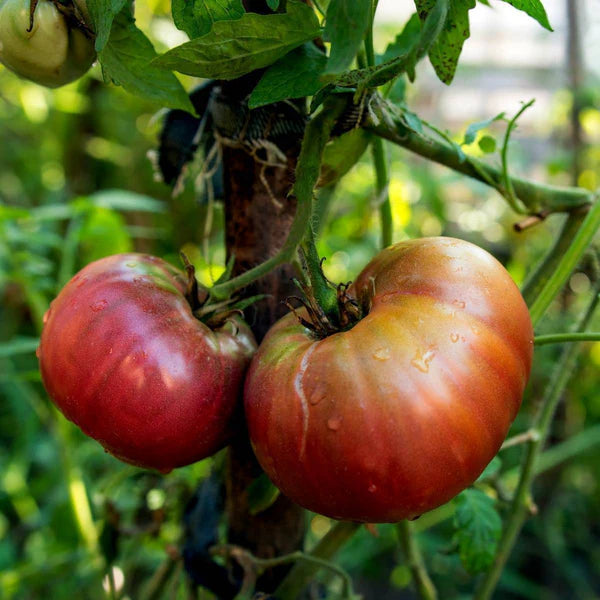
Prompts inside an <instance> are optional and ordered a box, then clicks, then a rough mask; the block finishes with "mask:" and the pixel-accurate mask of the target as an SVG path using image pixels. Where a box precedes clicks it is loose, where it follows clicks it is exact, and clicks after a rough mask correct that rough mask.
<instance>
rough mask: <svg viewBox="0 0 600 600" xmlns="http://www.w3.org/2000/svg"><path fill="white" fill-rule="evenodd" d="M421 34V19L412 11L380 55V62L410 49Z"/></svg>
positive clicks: (405, 52)
mask: <svg viewBox="0 0 600 600" xmlns="http://www.w3.org/2000/svg"><path fill="white" fill-rule="evenodd" d="M420 35H421V21H420V19H419V15H418V14H417V13H414V14H413V15H412V17H411V18H410V19H409V20H408V21H407V22H406V25H405V26H404V29H402V31H401V32H400V33H399V34H398V35H397V36H396V38H395V39H394V41H393V42H390V43H389V44H388V46H387V48H386V49H385V52H384V53H383V56H382V57H381V60H380V62H387V61H388V60H392V59H393V58H397V57H398V56H401V55H402V54H407V53H408V52H410V51H411V50H412V48H413V47H414V45H415V44H416V43H417V41H418V39H419V36H420Z"/></svg>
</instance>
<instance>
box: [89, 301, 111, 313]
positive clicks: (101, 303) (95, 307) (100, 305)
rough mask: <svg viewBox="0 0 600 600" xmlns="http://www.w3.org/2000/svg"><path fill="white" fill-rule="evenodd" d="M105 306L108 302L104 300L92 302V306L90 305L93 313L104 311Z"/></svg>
mask: <svg viewBox="0 0 600 600" xmlns="http://www.w3.org/2000/svg"><path fill="white" fill-rule="evenodd" d="M107 306H108V302H107V301H106V300H98V302H94V304H92V305H91V308H92V310H93V311H94V312H100V311H101V310H104V309H105V308H106V307H107Z"/></svg>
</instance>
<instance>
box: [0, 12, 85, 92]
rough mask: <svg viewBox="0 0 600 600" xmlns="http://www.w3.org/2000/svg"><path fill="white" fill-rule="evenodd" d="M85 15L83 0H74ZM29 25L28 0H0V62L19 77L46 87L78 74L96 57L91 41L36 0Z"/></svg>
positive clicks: (54, 85) (68, 80)
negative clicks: (30, 24) (30, 27)
mask: <svg viewBox="0 0 600 600" xmlns="http://www.w3.org/2000/svg"><path fill="white" fill-rule="evenodd" d="M78 7H79V8H80V12H81V13H82V16H83V17H84V18H85V16H86V13H87V7H86V5H85V2H82V1H80V2H78ZM28 29H29V0H0V62H2V63H3V64H4V65H5V66H6V67H7V68H8V69H10V70H11V71H13V72H15V73H16V74H17V75H19V76H20V77H23V78H25V79H29V80H31V81H34V82H36V83H39V84H40V85H44V86H46V87H50V88H56V87H60V86H62V85H65V84H67V83H70V82H72V81H75V80H76V79H78V78H79V77H81V76H82V75H83V74H84V73H85V72H86V71H87V70H88V69H89V68H90V67H91V66H92V63H93V62H94V59H95V58H96V53H95V51H94V41H93V40H92V39H90V38H88V37H87V36H86V34H85V33H84V32H83V31H82V30H80V29H78V28H76V27H72V26H71V25H70V24H69V23H67V21H66V19H65V17H64V15H62V14H61V13H60V12H59V10H58V9H57V8H56V6H55V5H54V4H53V3H52V2H50V1H49V0H40V2H39V3H38V5H37V7H36V9H35V13H34V22H33V28H32V30H31V31H28Z"/></svg>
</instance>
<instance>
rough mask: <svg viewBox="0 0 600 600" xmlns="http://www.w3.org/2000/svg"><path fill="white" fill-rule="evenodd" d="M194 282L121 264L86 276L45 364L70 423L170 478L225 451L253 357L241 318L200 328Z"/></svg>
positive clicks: (62, 304) (140, 258)
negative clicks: (189, 286)
mask: <svg viewBox="0 0 600 600" xmlns="http://www.w3.org/2000/svg"><path fill="white" fill-rule="evenodd" d="M185 292H186V278H185V276H184V275H183V274H182V273H181V272H180V271H179V270H177V269H175V268H174V267H172V266H170V265H169V264H167V263H166V262H164V261H163V260H161V259H159V258H156V257H153V256H148V255H144V254H119V255H116V256H110V257H107V258H103V259H101V260H98V261H96V262H94V263H91V264H89V265H88V266H86V267H85V268H84V269H82V270H81V271H80V272H79V273H78V274H77V275H75V277H73V279H71V281H70V282H69V283H68V284H67V285H66V286H65V287H64V288H63V290H62V291H61V292H60V294H59V295H58V297H57V298H56V299H55V300H54V301H53V302H52V304H51V306H50V309H49V311H48V313H47V314H46V317H45V324H44V329H43V332H42V337H41V343H40V348H39V351H38V356H39V360H40V368H41V372H42V378H43V381H44V385H45V387H46V389H47V391H48V393H49V395H50V397H51V398H52V400H53V401H54V403H55V404H56V406H57V407H58V408H59V409H60V410H61V411H62V412H63V413H64V415H65V416H66V417H67V418H68V419H70V420H71V421H73V422H74V423H75V424H77V425H78V426H79V427H80V428H81V429H82V430H83V431H84V432H85V433H86V434H88V435H89V436H91V437H92V438H94V439H96V440H97V441H99V442H100V443H101V444H102V445H103V446H104V448H106V450H108V451H109V452H110V453H111V454H113V455H114V456H116V457H118V458H120V459H122V460H124V461H126V462H129V463H132V464H135V465H139V466H142V467H148V468H154V469H157V470H160V471H163V472H167V471H170V470H171V469H173V468H175V467H179V466H183V465H186V464H189V463H192V462H195V461H197V460H200V459H202V458H205V457H207V456H209V455H211V454H213V453H214V452H216V451H217V450H219V449H220V448H221V447H223V446H224V445H225V444H226V443H227V442H228V441H229V440H230V438H231V436H232V435H233V434H234V433H235V431H236V429H237V425H238V424H239V421H240V420H241V419H240V417H241V415H240V413H241V394H242V386H243V377H244V373H245V370H246V367H247V365H248V362H249V360H250V358H251V356H252V354H253V352H254V350H255V347H256V345H255V341H254V337H253V335H252V333H251V331H250V329H249V328H248V326H247V325H246V324H245V323H244V322H243V321H241V319H239V318H231V319H228V320H226V321H225V322H224V324H223V325H222V326H221V327H219V328H217V329H215V330H212V329H210V328H209V327H208V326H207V325H205V324H204V323H202V322H201V321H199V320H198V319H196V318H195V316H194V315H193V313H192V309H191V307H190V305H189V303H188V301H187V300H186V297H185Z"/></svg>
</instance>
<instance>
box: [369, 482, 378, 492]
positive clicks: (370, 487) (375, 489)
mask: <svg viewBox="0 0 600 600" xmlns="http://www.w3.org/2000/svg"><path fill="white" fill-rule="evenodd" d="M376 491H377V486H376V485H375V484H374V483H372V484H371V485H370V486H369V492H370V493H371V494H374V493H375V492H376Z"/></svg>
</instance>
